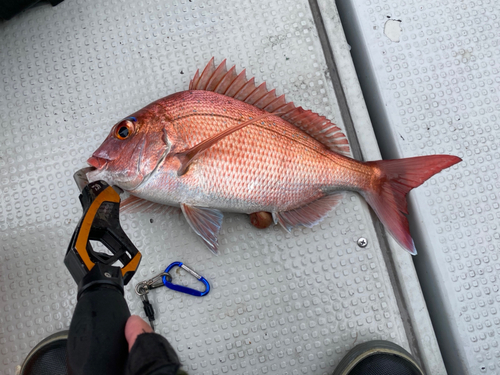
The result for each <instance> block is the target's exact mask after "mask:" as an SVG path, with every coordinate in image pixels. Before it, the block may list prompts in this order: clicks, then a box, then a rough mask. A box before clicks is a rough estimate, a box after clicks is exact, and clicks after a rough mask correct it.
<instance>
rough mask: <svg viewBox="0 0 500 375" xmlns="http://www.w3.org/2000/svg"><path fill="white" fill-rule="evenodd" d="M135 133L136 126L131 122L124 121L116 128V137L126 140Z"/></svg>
mask: <svg viewBox="0 0 500 375" xmlns="http://www.w3.org/2000/svg"><path fill="white" fill-rule="evenodd" d="M133 132H134V124H133V123H132V121H130V120H123V121H122V122H120V123H119V124H118V125H117V126H116V128H115V137H116V138H118V139H120V140H124V139H127V138H128V137H130V136H131V135H132V133H133Z"/></svg>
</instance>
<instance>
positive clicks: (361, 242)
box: [358, 237, 368, 247]
mask: <svg viewBox="0 0 500 375" xmlns="http://www.w3.org/2000/svg"><path fill="white" fill-rule="evenodd" d="M366 245H368V240H367V239H366V238H364V237H361V238H359V239H358V246H359V247H366Z"/></svg>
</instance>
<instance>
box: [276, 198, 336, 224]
mask: <svg viewBox="0 0 500 375" xmlns="http://www.w3.org/2000/svg"><path fill="white" fill-rule="evenodd" d="M344 195H345V193H344V192H338V193H334V194H330V195H327V196H325V197H323V198H320V199H317V200H315V201H313V202H311V203H309V204H307V205H305V206H302V207H299V208H297V209H295V210H290V211H284V212H275V213H273V218H274V221H275V223H280V224H281V226H282V227H283V228H285V229H286V230H287V231H288V232H289V231H290V230H291V229H292V228H295V227H297V226H304V227H307V228H311V227H312V226H314V225H316V224H317V223H319V222H320V221H321V220H323V219H324V218H325V216H326V215H327V214H328V212H329V211H331V210H332V209H333V208H334V207H335V206H337V205H338V204H339V203H340V202H341V201H342V198H344Z"/></svg>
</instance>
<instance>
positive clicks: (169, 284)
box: [162, 262, 210, 297]
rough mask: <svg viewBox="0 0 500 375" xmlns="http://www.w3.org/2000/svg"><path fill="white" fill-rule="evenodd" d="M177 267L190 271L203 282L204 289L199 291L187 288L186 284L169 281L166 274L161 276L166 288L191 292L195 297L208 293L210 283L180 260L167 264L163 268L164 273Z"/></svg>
mask: <svg viewBox="0 0 500 375" xmlns="http://www.w3.org/2000/svg"><path fill="white" fill-rule="evenodd" d="M176 266H177V267H179V268H182V269H183V270H185V271H186V272H188V273H190V274H191V275H193V276H194V277H196V278H197V279H198V280H200V281H201V282H202V283H203V284H205V290H204V291H203V292H200V291H199V290H196V289H192V288H188V287H186V286H182V285H177V284H174V283H172V282H171V281H168V280H167V276H163V278H162V280H163V285H165V286H166V287H167V288H169V289H172V290H177V291H178V292H182V293H186V294H191V295H192V296H196V297H203V296H204V295H206V294H208V292H210V284H209V283H208V281H207V279H205V278H204V277H203V276H201V275H199V274H198V273H196V272H195V271H194V270H192V269H191V268H189V267H188V266H186V265H185V264H184V263H182V262H173V263H172V264H171V265H169V266H168V267H167V268H165V273H169V272H170V270H171V269H172V268H174V267H176Z"/></svg>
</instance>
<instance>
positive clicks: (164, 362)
mask: <svg viewBox="0 0 500 375" xmlns="http://www.w3.org/2000/svg"><path fill="white" fill-rule="evenodd" d="M180 367H181V363H180V361H179V357H177V353H175V350H174V348H172V345H170V343H169V342H168V341H167V340H166V339H165V338H164V337H163V336H160V335H158V334H156V333H142V334H140V335H139V336H137V339H136V340H135V343H134V345H133V346H132V349H131V350H130V353H129V356H128V361H127V368H126V370H125V375H177V371H178V370H179V368H180Z"/></svg>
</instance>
